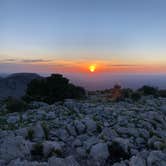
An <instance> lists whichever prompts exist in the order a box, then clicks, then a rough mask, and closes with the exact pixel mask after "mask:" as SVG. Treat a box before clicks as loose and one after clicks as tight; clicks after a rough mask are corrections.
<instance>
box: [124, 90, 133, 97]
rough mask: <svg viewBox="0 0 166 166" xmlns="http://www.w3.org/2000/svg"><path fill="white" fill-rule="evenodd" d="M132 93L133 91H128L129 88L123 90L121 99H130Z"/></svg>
mask: <svg viewBox="0 0 166 166" xmlns="http://www.w3.org/2000/svg"><path fill="white" fill-rule="evenodd" d="M132 93H133V90H132V89H130V88H127V89H123V90H122V94H123V97H124V98H130V97H131V95H132Z"/></svg>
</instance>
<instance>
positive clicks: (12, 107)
mask: <svg viewBox="0 0 166 166" xmlns="http://www.w3.org/2000/svg"><path fill="white" fill-rule="evenodd" d="M5 103H6V108H7V110H8V112H23V111H25V110H26V109H27V103H26V102H25V101H23V100H21V99H16V98H13V97H9V98H7V99H6V100H5Z"/></svg>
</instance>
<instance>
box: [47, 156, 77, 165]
mask: <svg viewBox="0 0 166 166" xmlns="http://www.w3.org/2000/svg"><path fill="white" fill-rule="evenodd" d="M48 166H79V164H78V162H77V161H76V160H75V159H74V157H73V156H69V157H66V158H58V157H51V158H49V159H48Z"/></svg>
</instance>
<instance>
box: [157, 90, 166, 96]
mask: <svg viewBox="0 0 166 166" xmlns="http://www.w3.org/2000/svg"><path fill="white" fill-rule="evenodd" d="M158 94H159V96H160V97H166V90H159V92H158Z"/></svg>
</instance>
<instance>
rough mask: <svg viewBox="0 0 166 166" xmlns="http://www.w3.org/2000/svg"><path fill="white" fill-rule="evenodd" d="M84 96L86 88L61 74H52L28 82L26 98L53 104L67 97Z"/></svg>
mask: <svg viewBox="0 0 166 166" xmlns="http://www.w3.org/2000/svg"><path fill="white" fill-rule="evenodd" d="M82 97H85V90H84V88H82V87H77V86H75V85H73V84H71V83H69V80H68V79H67V78H65V77H63V76H62V75H61V74H52V75H51V76H50V77H46V78H42V79H39V80H36V79H35V80H32V81H31V82H30V83H29V84H28V88H27V91H26V95H25V97H24V99H25V100H28V101H33V100H36V101H43V102H47V103H49V104H52V103H54V102H55V101H61V100H63V99H66V98H75V99H77V98H82Z"/></svg>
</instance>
